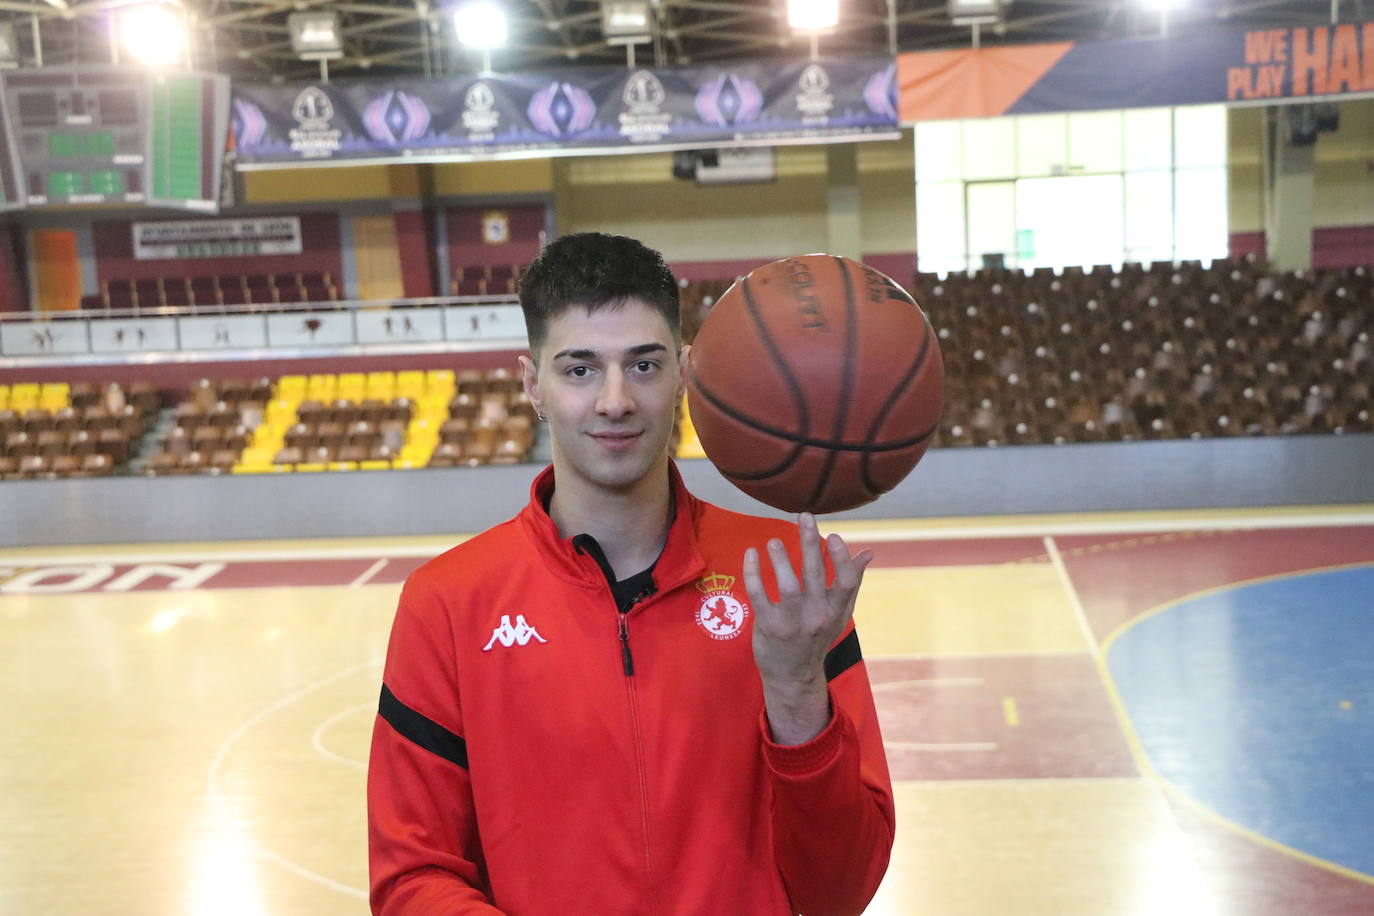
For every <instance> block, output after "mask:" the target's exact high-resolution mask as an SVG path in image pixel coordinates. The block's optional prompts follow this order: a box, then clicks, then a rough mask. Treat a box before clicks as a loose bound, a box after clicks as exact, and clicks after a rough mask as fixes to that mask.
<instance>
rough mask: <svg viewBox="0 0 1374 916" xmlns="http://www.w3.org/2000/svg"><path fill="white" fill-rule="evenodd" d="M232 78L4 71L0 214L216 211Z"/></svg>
mask: <svg viewBox="0 0 1374 916" xmlns="http://www.w3.org/2000/svg"><path fill="white" fill-rule="evenodd" d="M228 112H229V80H228V78H227V77H224V76H219V75H215V74H203V73H153V72H150V71H147V70H143V69H124V68H115V67H103V68H94V67H92V68H87V67H82V68H45V69H42V70H10V71H8V72H6V73H4V74H3V75H0V115H3V121H4V138H3V141H4V142H3V143H0V147H3V149H0V209H10V210H13V209H18V208H21V207H51V206H60V205H65V204H91V203H115V204H147V205H153V206H160V207H174V208H180V209H188V210H215V209H217V208H218V202H219V183H220V174H221V167H222V164H223V158H224V143H225V133H226V131H227V129H228V122H229V117H228Z"/></svg>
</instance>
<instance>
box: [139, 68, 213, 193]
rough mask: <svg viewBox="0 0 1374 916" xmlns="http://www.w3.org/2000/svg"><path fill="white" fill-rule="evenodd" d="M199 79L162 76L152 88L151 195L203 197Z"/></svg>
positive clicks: (201, 111) (202, 113) (201, 115)
mask: <svg viewBox="0 0 1374 916" xmlns="http://www.w3.org/2000/svg"><path fill="white" fill-rule="evenodd" d="M201 86H202V83H201V80H200V79H199V78H197V77H170V76H169V77H164V78H161V79H158V80H156V81H155V82H154V85H153V148H152V166H153V169H152V171H153V176H152V178H153V182H152V188H150V189H149V190H150V191H151V193H152V196H154V197H159V198H175V199H187V200H194V199H197V198H201V197H203V196H204V192H203V191H202V190H201V185H202V172H201V170H202V165H201V163H202V156H201V148H200V144H201V137H202V133H203V127H202V119H203V117H204V114H205V113H204V111H203V110H202V105H201Z"/></svg>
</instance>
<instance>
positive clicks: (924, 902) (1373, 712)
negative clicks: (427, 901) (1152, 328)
mask: <svg viewBox="0 0 1374 916" xmlns="http://www.w3.org/2000/svg"><path fill="white" fill-rule="evenodd" d="M823 527H827V528H828V529H830V530H838V531H840V532H842V533H843V534H845V535H846V537H847V538H848V539H849V540H850V541H851V542H854V543H860V544H868V545H871V546H873V547H874V549H875V550H876V551H877V554H878V559H877V561H876V564H875V566H874V567H873V568H872V569H871V570H870V572H869V574H868V577H867V579H866V581H865V585H864V589H863V592H862V593H861V602H860V608H859V611H858V618H859V627H860V635H861V637H862V643H863V647H864V654H865V657H866V659H867V663H868V666H869V673H870V677H871V679H872V681H873V684H874V690H875V695H876V698H877V702H878V707H879V713H880V716H881V720H882V726H883V730H884V738H885V741H886V743H887V751H888V757H889V761H890V763H891V767H892V773H893V777H894V780H895V791H896V796H897V813H898V821H899V826H898V834H897V845H896V848H895V850H894V855H893V861H892V866H891V868H890V870H889V873H888V877H887V880H886V881H885V883H884V885H883V887H882V889H881V890H880V891H879V894H878V896H877V898H876V899H875V901H874V902H873V904H872V906H871V907H870V908H869V911H868V912H869V913H871V914H878V916H896V914H938V916H952V914H998V916H1004V914H1036V916H1038V914H1047V916H1048V914H1054V916H1074V914H1083V916H1128V914H1129V916H1135V914H1140V916H1146V914H1151V916H1153V914H1167V916H1186V914H1218V916H1270V914H1273V916H1279V914H1284V916H1293V914H1301V916H1325V914H1331V916H1344V914H1357V913H1358V914H1371V913H1374V763H1371V761H1374V506H1354V507H1343V508H1326V509H1318V508H1309V509H1289V510H1270V511H1261V510H1237V511H1227V512H1206V513H1191V514H1189V513H1132V514H1117V515H1111V516H1040V517H1018V518H996V519H977V520H935V521H921V522H873V523H835V524H833V525H829V526H823ZM456 540H457V538H456V537H454V538H438V539H435V538H426V539H415V538H411V539H392V540H348V541H311V542H300V541H295V542H260V543H232V544H196V545H128V546H121V547H102V548H84V549H42V548H35V549H29V550H16V551H0V659H2V660H3V666H2V667H0V685H3V693H4V696H5V698H6V703H5V715H4V721H5V727H4V729H3V732H0V736H2V737H0V817H3V823H4V824H5V825H6V830H5V838H4V840H3V841H0V843H3V848H4V855H3V858H0V913H6V914H10V913H13V914H52V916H59V914H96V913H100V914H103V913H109V914H125V913H129V914H135V913H136V914H140V916H161V914H195V916H200V914H221V913H222V914H234V916H257V914H262V916H288V914H290V916H295V914H312V916H313V914H334V913H338V914H348V913H354V914H356V913H363V912H366V902H365V895H364V888H365V885H366V852H365V811H364V801H363V787H364V779H365V771H364V767H365V763H364V762H365V759H366V752H367V746H368V741H369V736H370V732H371V727H372V721H373V716H374V713H375V707H376V697H377V691H378V685H379V680H380V671H381V658H382V656H383V653H384V651H385V647H386V640H387V634H388V628H389V625H390V621H391V616H392V612H393V610H394V605H395V598H396V595H397V593H398V591H399V587H400V583H401V582H402V581H404V579H405V576H406V575H407V574H408V573H409V572H410V571H411V570H412V569H414V568H415V567H416V566H418V565H419V564H420V563H421V562H423V560H424V559H426V558H427V557H429V556H433V555H434V554H436V553H438V552H439V551H441V550H443V549H444V548H446V547H448V546H450V545H451V544H452V543H454V542H455V541H456Z"/></svg>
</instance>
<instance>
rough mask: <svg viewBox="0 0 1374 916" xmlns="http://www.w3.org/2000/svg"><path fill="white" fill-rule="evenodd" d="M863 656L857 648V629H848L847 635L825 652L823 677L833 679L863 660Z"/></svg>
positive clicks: (828, 679)
mask: <svg viewBox="0 0 1374 916" xmlns="http://www.w3.org/2000/svg"><path fill="white" fill-rule="evenodd" d="M863 657H864V654H863V652H861V651H860V650H859V631H858V630H850V631H849V635H848V636H846V637H845V638H844V639H841V640H840V641H839V642H837V643H836V644H835V647H834V648H832V649H831V650H830V651H829V652H827V653H825V679H826V680H827V681H833V680H835V678H837V677H839V676H840V675H841V674H844V673H845V672H846V671H848V670H849V669H850V668H853V667H854V666H855V665H857V664H858V663H859V662H861V661H863Z"/></svg>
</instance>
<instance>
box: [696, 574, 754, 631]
mask: <svg viewBox="0 0 1374 916" xmlns="http://www.w3.org/2000/svg"><path fill="white" fill-rule="evenodd" d="M734 584H735V577H734V576H724V575H721V574H720V573H711V574H710V575H709V576H704V577H703V578H701V579H699V580H698V581H697V588H699V589H701V592H702V594H703V595H705V597H704V598H702V599H701V607H700V608H698V609H697V626H699V627H701V628H702V629H703V630H705V631H706V635H708V636H710V637H711V638H712V639H734V638H735V637H736V636H738V635H739V634H740V633H741V632H742V631H743V630H744V622H745V620H747V619H748V618H749V606H748V605H746V604H745V603H744V602H743V601H740V600H739V599H738V598H736V597H735V596H734V595H733V594H731V593H730V589H731V587H732V586H733V585H734Z"/></svg>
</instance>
